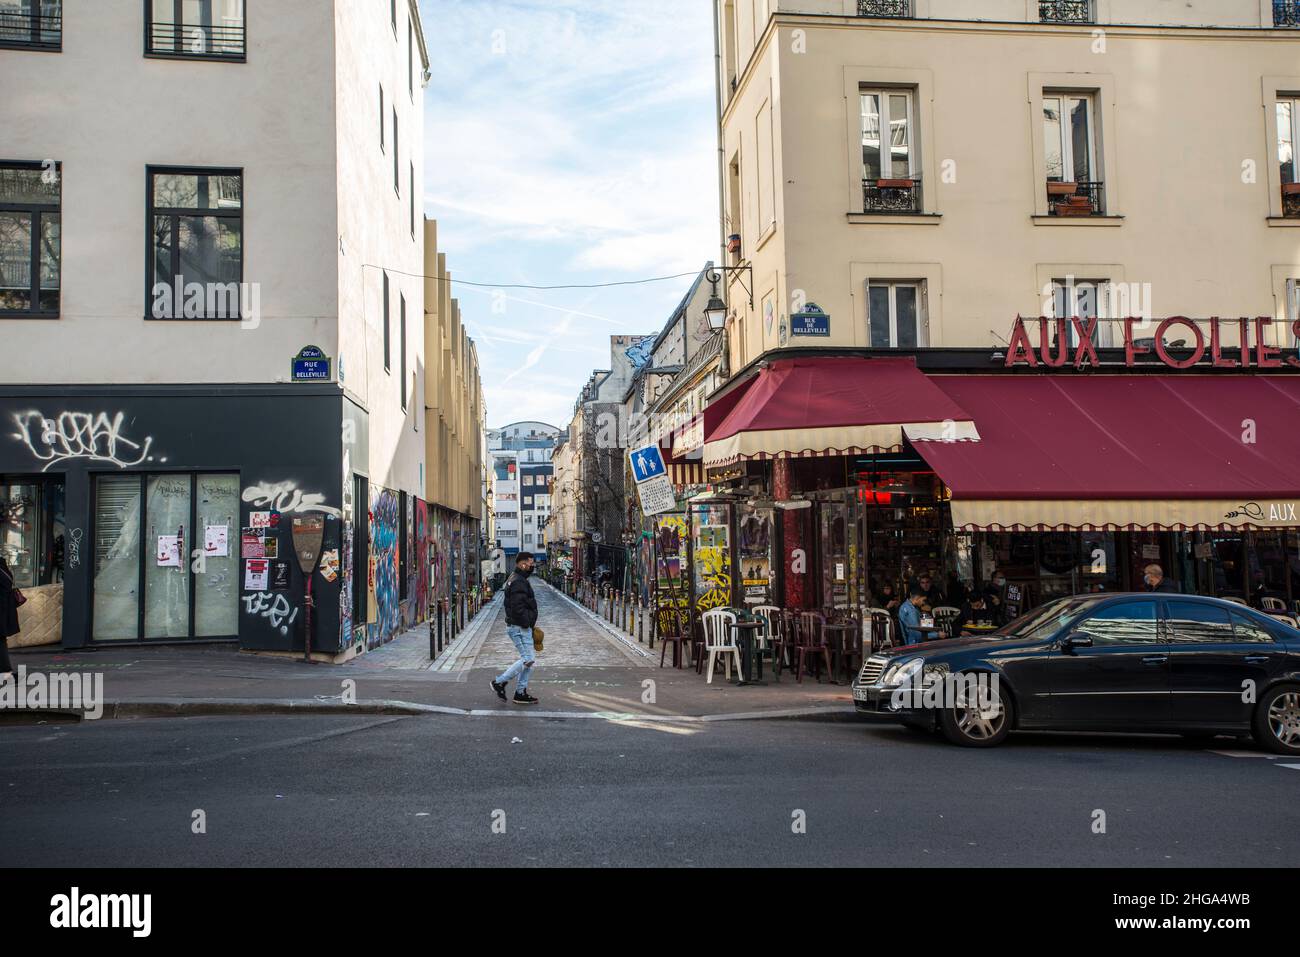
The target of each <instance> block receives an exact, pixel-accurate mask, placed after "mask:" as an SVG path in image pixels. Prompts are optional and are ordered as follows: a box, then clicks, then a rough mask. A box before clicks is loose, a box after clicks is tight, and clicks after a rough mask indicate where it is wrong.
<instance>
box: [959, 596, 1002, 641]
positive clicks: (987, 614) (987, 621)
mask: <svg viewBox="0 0 1300 957" xmlns="http://www.w3.org/2000/svg"><path fill="white" fill-rule="evenodd" d="M996 624H997V615H996V614H995V613H994V611H993V609H992V608H990V607H989V603H988V602H987V601H986V600H985V599H984V596H983V595H981V594H979V593H978V592H976V593H975V594H974V595H972V596H971V598H970V601H968V602H966V604H964V605H962V606H961V616H960V617H959V618H958V619H957V624H956V626H955V627H954V628H953V633H954V634H957V635H960V634H961V632H962V629H963V628H965V627H966V626H967V625H996Z"/></svg>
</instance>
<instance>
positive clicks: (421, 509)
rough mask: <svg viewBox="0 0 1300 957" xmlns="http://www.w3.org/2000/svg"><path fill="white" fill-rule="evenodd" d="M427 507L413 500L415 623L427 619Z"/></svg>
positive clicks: (412, 564)
mask: <svg viewBox="0 0 1300 957" xmlns="http://www.w3.org/2000/svg"><path fill="white" fill-rule="evenodd" d="M429 532H430V528H429V506H428V505H427V504H425V502H423V501H422V500H420V499H418V498H417V499H416V500H415V548H414V549H413V550H412V552H411V555H412V556H413V558H414V560H413V561H412V562H411V568H410V572H411V585H412V588H411V594H412V595H414V596H415V600H414V602H413V603H412V615H413V616H414V617H415V620H416V621H427V620H428V618H429V544H430V537H429Z"/></svg>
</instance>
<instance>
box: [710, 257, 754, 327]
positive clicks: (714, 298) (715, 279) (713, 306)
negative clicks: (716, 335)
mask: <svg viewBox="0 0 1300 957" xmlns="http://www.w3.org/2000/svg"><path fill="white" fill-rule="evenodd" d="M731 272H747V273H749V285H748V286H746V285H745V281H744V280H743V279H742V280H740V287H741V288H742V289H744V290H745V292H746V294H747V295H748V296H749V308H751V309H753V308H754V270H753V268H752V267H750V266H715V267H714V268H713V269H712V270H710V271H709V273H708V274H707V275H706V276H705V278H706V279H708V280H709V282H711V283H712V284H713V294H712V295H711V296H709V302H708V305H706V306H705V307H704V317H705V318H706V319H707V320H708V321H709V328H710V329H714V330H717V329H721V328H722V327H723V326H724V325H726V322H727V304H726V303H725V302H723V301H722V297H721V296H719V295H718V283H719V282H721V281H722V277H723V276H724V275H725V274H726V273H731Z"/></svg>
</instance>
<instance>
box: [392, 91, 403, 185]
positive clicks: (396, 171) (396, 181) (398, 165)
mask: <svg viewBox="0 0 1300 957" xmlns="http://www.w3.org/2000/svg"><path fill="white" fill-rule="evenodd" d="M399 135H400V133H399V127H398V125H397V107H396V106H394V107H393V192H394V193H396V194H397V195H398V196H399V197H400V196H401V195H402V160H401V157H400V156H399V155H398V154H399V153H400V152H401V151H400V150H399V149H398V144H399V143H400V140H399V138H398V137H399Z"/></svg>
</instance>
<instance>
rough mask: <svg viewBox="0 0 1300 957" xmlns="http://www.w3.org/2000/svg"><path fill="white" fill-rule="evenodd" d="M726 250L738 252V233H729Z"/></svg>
mask: <svg viewBox="0 0 1300 957" xmlns="http://www.w3.org/2000/svg"><path fill="white" fill-rule="evenodd" d="M727 252H729V253H738V252H740V234H739V233H733V234H732V235H730V236H728V237H727Z"/></svg>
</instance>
